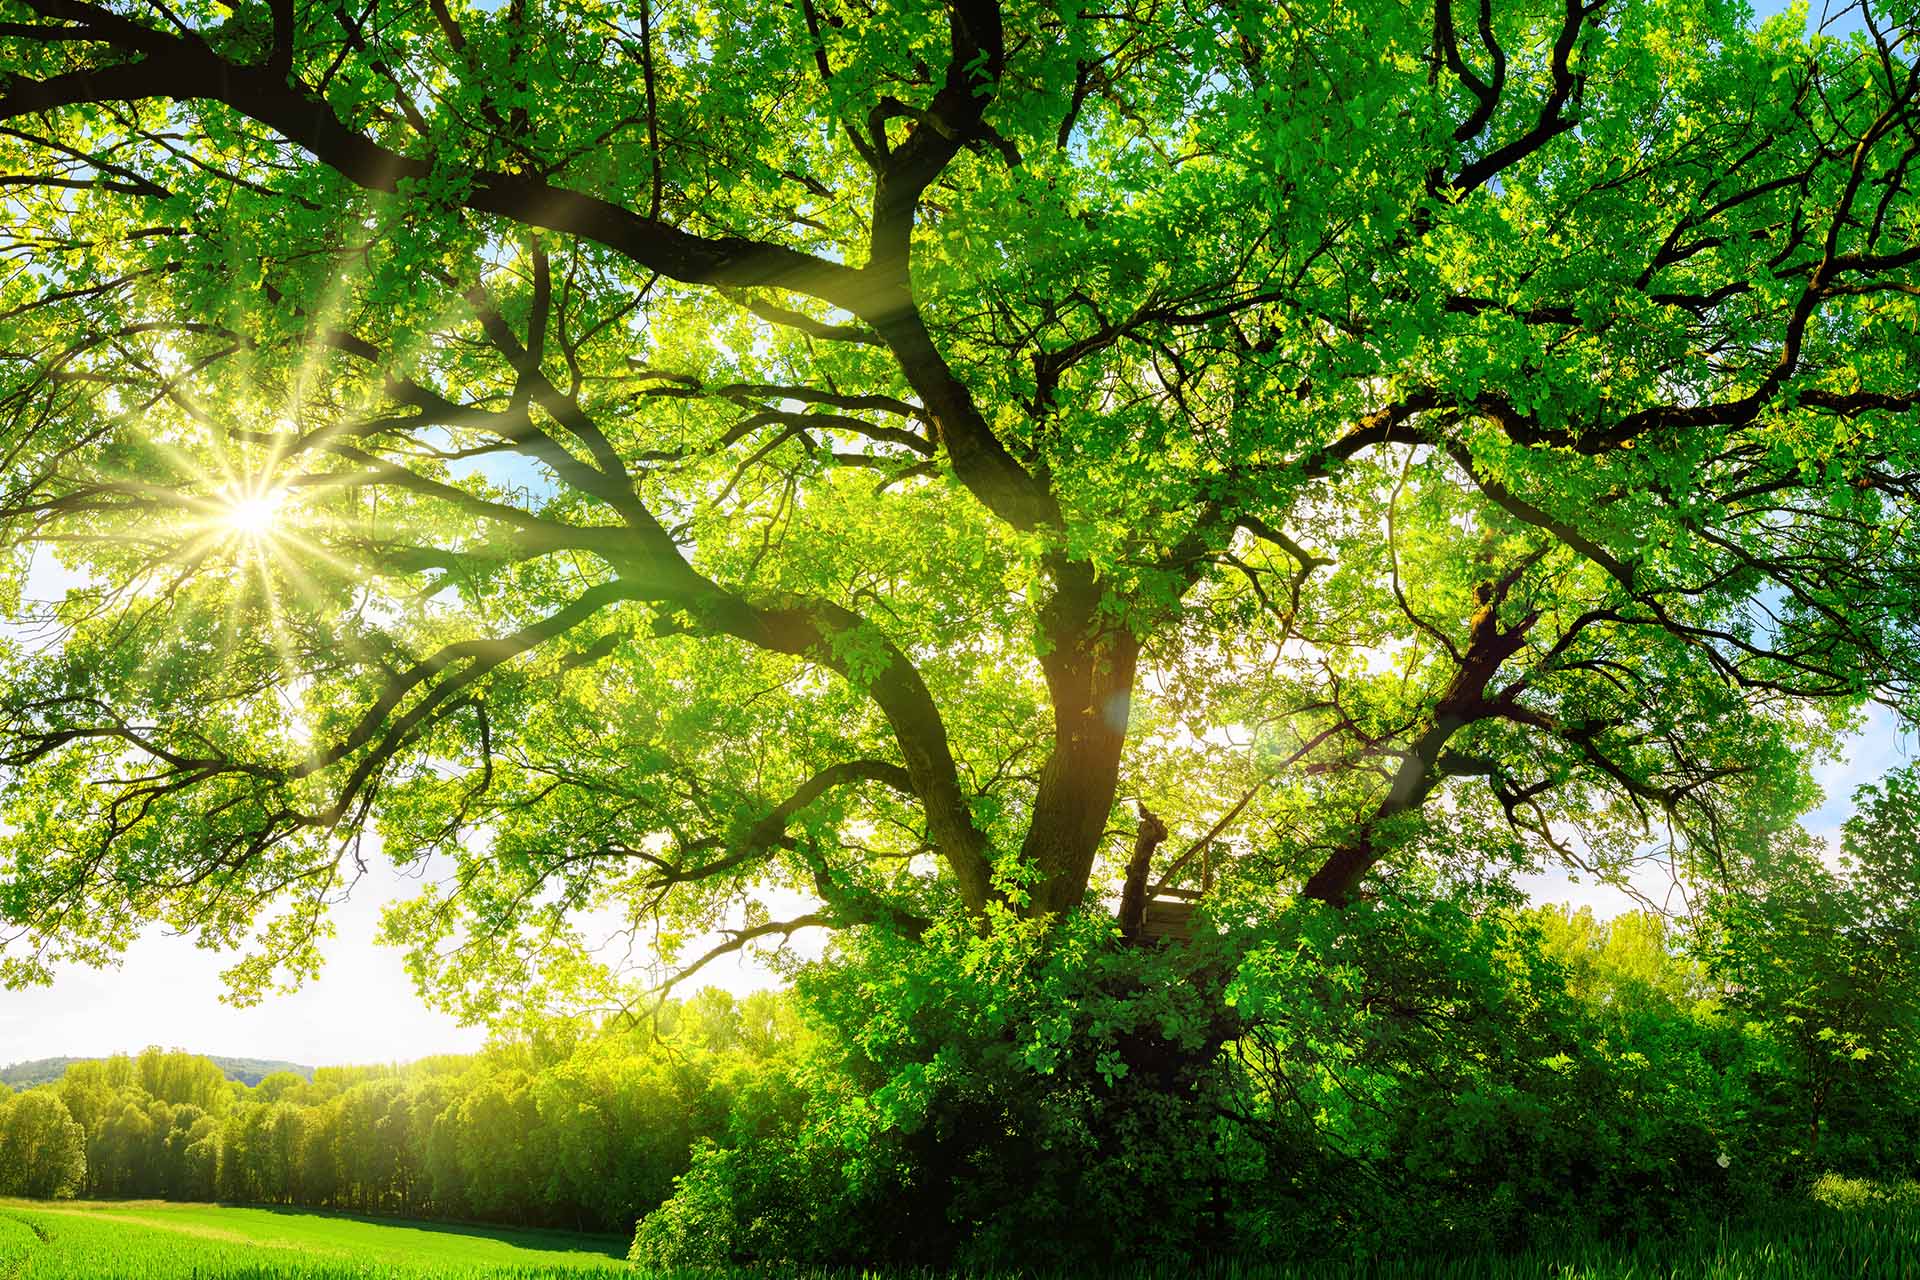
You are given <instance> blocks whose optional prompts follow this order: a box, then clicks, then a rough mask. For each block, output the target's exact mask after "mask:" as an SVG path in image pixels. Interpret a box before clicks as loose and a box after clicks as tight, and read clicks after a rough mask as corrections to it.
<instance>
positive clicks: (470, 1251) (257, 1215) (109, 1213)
mask: <svg viewBox="0 0 1920 1280" xmlns="http://www.w3.org/2000/svg"><path fill="white" fill-rule="evenodd" d="M625 1248H626V1242H625V1241H623V1240H617V1239H612V1238H609V1237H606V1236H576V1235H569V1234H565V1233H562V1232H552V1231H505V1230H493V1229H489V1228H483V1227H456V1226H448V1225H445V1224H440V1223H426V1222H390V1221H384V1220H381V1219H377V1218H355V1217H348V1216H345V1215H341V1214H320V1213H306V1212H298V1211H293V1210H286V1211H281V1210H277V1209H243V1208H229V1207H227V1206H224V1205H208V1204H166V1203H162V1202H159V1201H153V1200H135V1201H113V1202H107V1203H95V1202H90V1201H66V1202H62V1203H55V1204H48V1203H45V1202H39V1201H28V1200H0V1280H216V1278H219V1280H225V1278H226V1277H233V1280H363V1278H364V1280H373V1278H374V1277H382V1278H384V1277H395V1278H396V1280H413V1278H415V1277H420V1278H421V1280H426V1278H427V1277H432V1278H433V1280H440V1278H441V1277H446V1278H447V1280H483V1278H484V1280H579V1277H581V1276H582V1275H583V1274H590V1273H592V1272H596V1271H597V1272H600V1273H602V1274H606V1273H611V1272H618V1271H623V1270H625V1265H626V1264H625V1263H624V1262H623V1261H622V1259H621V1255H622V1254H623V1253H624V1252H625Z"/></svg>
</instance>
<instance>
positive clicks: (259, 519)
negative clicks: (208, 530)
mask: <svg viewBox="0 0 1920 1280" xmlns="http://www.w3.org/2000/svg"><path fill="white" fill-rule="evenodd" d="M286 502H287V491H286V490H285V489H260V490H256V491H254V492H251V493H241V494H235V495H232V496H230V497H229V498H228V499H227V503H226V507H225V509H224V510H223V511H222V512H221V513H220V517H219V523H220V525H221V527H222V528H224V529H226V531H227V532H228V533H231V534H233V535H234V536H235V537H239V538H245V539H247V540H248V541H259V540H261V539H264V538H269V537H272V536H273V533H274V530H275V528H276V527H277V526H278V524H279V523H280V512H281V509H282V508H283V507H284V506H286Z"/></svg>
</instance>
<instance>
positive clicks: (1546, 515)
mask: <svg viewBox="0 0 1920 1280" xmlns="http://www.w3.org/2000/svg"><path fill="white" fill-rule="evenodd" d="M1863 16H1864V18H1865V30H1864V31H1863V32H1862V33H1861V34H1858V35H1855V36H1852V37H1849V38H1848V39H1845V40H1837V39H1829V38H1826V37H1819V36H1815V37H1808V36H1805V35H1804V34H1803V31H1804V14H1803V13H1802V12H1801V11H1799V10H1795V11H1794V12H1792V13H1789V14H1787V15H1783V16H1782V17H1779V18H1776V19H1774V20H1771V21H1769V22H1767V23H1765V24H1764V25H1760V26H1758V27H1757V28H1755V27H1754V26H1753V25H1752V24H1751V19H1750V16H1749V14H1748V12H1747V11H1746V10H1745V9H1744V8H1742V7H1741V6H1739V5H1738V4H1733V3H1726V2H1724V0H1586V2H1582V0H1565V2H1564V3H1553V4H1548V3H1542V2H1536V0H1523V2H1518V3H1512V4H1507V3H1502V4H1500V5H1498V6H1482V7H1478V8H1475V7H1473V6H1467V5H1456V4H1455V3H1454V2H1453V0H1440V3H1438V4H1437V5H1426V6H1420V5H1406V4H1395V3H1391V2H1390V0H1365V2H1364V3H1360V4H1353V3H1338V4H1336V3H1331V2H1330V0H1306V3H1303V4H1293V5H1288V6H1283V7H1274V6H1267V5H1260V4H1239V3H1231V2H1221V3H1213V2H1206V0H1120V2H1119V3H1115V4H1111V5H1104V6H1096V7H1084V6H1080V5H1073V4H1068V5H1052V4H1044V3H1042V4H1035V3H1029V2H1027V0H1005V2H1004V3H1000V2H998V0H951V3H946V2H934V0H874V2H868V0H797V3H795V4H791V5H768V4H763V3H760V2H759V0H614V2H605V0H508V2H507V3H505V4H504V5H499V6H493V5H484V6H483V5H479V4H464V3H458V2H455V3H446V2H443V0H427V2H426V3H424V4H417V3H416V4H407V3H397V2H395V0H364V3H359V2H357V3H355V4H354V5H353V6H351V7H341V6H337V5H329V4H320V3H314V2H312V0H268V2H267V3H264V4H256V3H252V2H251V0H249V2H247V3H241V4H237V5H229V4H226V3H215V2H213V0H182V2H179V3H174V4H171V5H168V6H161V5H158V4H155V3H149V2H144V0H110V2H108V3H95V2H93V0H0V68H4V72H0V124H3V125H4V128H3V129H0V183H3V184H4V185H3V186H0V199H4V201H5V203H6V206H7V218H6V222H5V228H6V229H5V231H4V233H0V253H4V254H5V256H6V258H7V261H8V263H9V271H8V272H7V274H6V276H5V282H4V284H0V406H3V409H0V424H3V425H0V445H3V447H4V458H5V478H4V489H3V490H0V520H4V522H5V529H6V541H7V545H8V547H9V548H10V549H11V552H12V554H11V556H10V559H9V563H8V570H7V579H6V590H5V593H4V594H5V600H4V603H5V606H6V608H7V611H8V613H9V615H10V618H11V620H12V625H11V630H10V633H9V635H10V638H9V640H8V642H7V650H6V655H5V659H4V672H3V673H0V766H3V767H4V775H3V779H0V785H3V787H4V796H3V800H0V803H3V805H4V814H3V815H0V817H3V818H4V823H5V828H4V830H5V835H4V836H0V846H4V847H3V848H0V920H4V921H5V922H6V926H7V929H8V931H9V938H8V941H7V943H6V950H5V952H4V955H3V956H0V966H3V970H0V971H3V972H4V974H5V976H6V978H7V979H8V980H9V981H16V982H17V981H32V980H43V979H45V978H46V977H47V976H48V974H49V972H50V966H51V965H53V964H55V963H56V962H59V961H62V960H67V959H77V960H83V961H94V962H99V961H105V960H110V959H111V958H112V957H113V956H115V955H116V954H118V953H119V951H120V950H121V949H123V948H124V947H125V946H126V945H127V943H128V941H129V940H130V939H131V938H132V937H133V936H134V935H135V933H136V931H137V930H139V929H140V928H141V927H142V926H143V925H145V924H146V923H147V922H149V921H152V920H156V919H158V920H163V921H166V922H168V923H169V924H171V925H173V926H175V927H176V928H180V929H184V930H188V931H191V932H193V933H194V934H195V935H196V936H198V937H199V938H200V939H201V940H203V941H204V942H206V943H208V944H210V945H228V944H233V945H246V946H247V948H248V958H247V959H246V960H245V961H244V962H242V963H241V964H240V965H239V967H238V968H237V969H236V970H235V971H234V973H233V975H232V977H233V980H234V982H235V984H236V986H237V989H238V990H240V991H241V992H242V993H256V992H258V991H259V990H261V989H262V988H263V987H265V986H267V985H270V984H272V983H273V982H275V981H277V980H280V979H282V978H292V979H298V978H299V977H300V976H301V975H303V974H305V973H306V972H308V971H310V970H311V968H312V967H313V965H314V964H315V962H316V961H315V955H316V953H315V949H314V948H315V942H316V939H317V938H319V937H321V936H323V935H324V931H325V917H326V912H327V908H328V906H329V905H330V904H331V903H332V902H333V901H335V900H336V899H337V898H338V897H339V896H340V895H341V894H342V893H344V892H346V891H347V890H348V889H349V888H350V887H351V885H352V884H353V882H354V881H355V879H356V878H357V877H358V875H359V874H360V872H361V869H362V868H363V867H364V866H365V861H364V859H365V857H366V856H367V855H368V854H370V853H371V852H372V850H371V847H370V846H369V845H368V844H367V843H366V842H367V841H368V840H369V839H372V838H376V837H377V840H378V842H379V844H380V845H381V847H382V848H383V849H384V854H385V856H386V857H388V858H390V859H392V860H394V861H395V862H397V863H399V864H401V865H402V866H406V867H412V868H419V869H422V870H423V873H424V874H425V875H426V876H427V877H428V885H429V887H428V888H427V889H425V890H424V891H423V895H422V897H421V898H420V899H419V900H418V901H417V902H415V903H413V904H411V905H409V906H407V907H405V908H403V909H401V910H399V911H398V912H396V913H395V914H394V915H393V916H392V917H391V919H390V921H389V926H388V927H389V932H390V933H391V934H392V935H393V936H394V937H395V938H397V939H401V940H404V941H406V942H408V943H410V944H411V945H412V947H413V952H412V954H413V957H414V964H415V967H416V972H417V974H418V976H419V977H420V978H421V980H422V981H423V982H424V983H426V984H427V985H429V986H432V987H434V988H436V989H438V990H439V991H441V992H442V993H443V995H445V996H446V997H447V998H448V999H450V1000H453V1001H454V1002H455V1003H458V1004H460V1005H461V1007H463V1008H465V1009H466V1010H467V1011H468V1012H473V1013H485V1012H488V1011H489V1010H491V1009H492V1008H493V1007H494V1002H495V1001H497V999H498V997H499V993H501V992H502V991H505V990H517V989H523V988H528V987H536V988H538V989H549V990H561V989H567V990H575V989H578V988H581V987H583V986H584V987H587V988H592V987H594V986H595V985H596V984H597V983H599V982H601V981H603V978H604V975H603V974H602V973H601V969H600V967H599V965H598V962H597V961H595V960H593V959H591V958H590V957H588V956H587V955H586V953H585V952H583V950H582V948H581V947H580V946H579V945H577V930H578V929H579V928H580V924H579V921H580V920H581V919H582V918H583V913H589V912H596V911H597V912H601V913H605V912H612V913H614V914H615V916H616V917H617V919H618V921H619V922H620V923H621V924H622V925H623V926H624V927H625V928H627V929H629V930H631V931H635V932H637V931H640V930H643V929H644V930H647V931H648V936H650V937H656V936H657V937H658V938H659V939H660V940H661V941H662V942H663V943H664V944H665V945H666V946H667V947H668V949H669V951H671V950H672V948H673V947H674V946H675V945H676V944H677V943H678V941H679V940H681V939H684V938H686V937H690V936H693V935H695V934H698V933H700V932H702V931H705V930H708V929H710V928H713V927H715V926H724V927H725V928H727V929H728V930H730V932H729V933H728V934H727V935H726V941H725V942H723V946H739V945H746V944H748V943H750V942H754V941H756V940H774V939H780V938H784V937H787V936H790V935H791V934H792V933H793V932H795V931H796V930H798V929H801V928H807V927H812V926H825V927H830V928H847V927H855V926H867V927H878V928H884V929H887V930H890V931H893V932H896V933H899V934H901V935H903V936H905V937H908V938H911V937H916V936H918V935H919V934H920V932H921V931H923V930H924V929H926V928H927V927H928V925H929V922H930V921H934V920H936V919H938V918H940V917H943V916H946V915H950V914H952V913H955V912H966V913H972V914H974V915H975V916H981V917H990V916H996V915H997V916H999V917H1001V918H1008V917H1010V916H1014V915H1028V916H1034V917H1044V916H1050V915H1051V914H1052V913H1056V912H1061V911H1065V910H1070V909H1072V908H1074V907H1077V906H1080V905H1082V904H1083V903H1086V902H1087V901H1088V900H1089V898H1090V897H1091V898H1092V899H1094V900H1098V899H1099V897H1101V896H1102V895H1103V894H1105V893H1107V892H1108V891H1109V890H1110V889H1111V888H1112V887H1114V886H1116V885H1117V882H1118V880H1119V877H1120V869H1121V864H1122V863H1124V862H1126V861H1127V859H1128V858H1129V857H1130V856H1131V857H1132V858H1133V859H1134V861H1135V865H1136V866H1137V868H1138V869H1139V871H1140V873H1141V883H1143V884H1146V883H1147V882H1149V881H1151V880H1153V879H1154V878H1156V877H1166V876H1171V877H1173V878H1174V879H1175V880H1179V879H1189V880H1191V879H1194V878H1198V877H1200V876H1201V874H1202V868H1203V866H1205V867H1206V868H1207V870H1208V871H1209V872H1210V873H1211V874H1212V876H1213V877H1214V878H1215V879H1216V880H1217V885H1216V887H1215V890H1214V892H1215V894H1216V895H1217V896H1218V897H1219V898H1221V899H1222V900H1224V901H1226V902H1229V903H1233V902H1238V903H1241V904H1243V905H1245V906H1247V907H1249V908H1258V906H1259V904H1261V903H1263V902H1266V901H1268V900H1270V899H1272V898H1273V897H1274V896H1275V895H1276V894H1280V895H1284V894H1290V893H1293V892H1296V891H1297V892H1303V893H1305V894H1307V895H1309V896H1312V897H1317V898H1323V899H1326V900H1327V901H1329V902H1336V903H1338V902H1345V901H1347V900H1349V899H1351V898H1352V897H1353V896H1354V895H1355V894H1356V893H1361V892H1364V891H1366V886H1367V884H1368V883H1369V880H1370V878H1377V877H1381V876H1392V875H1397V874H1403V873H1404V872H1405V870H1406V869H1407V868H1409V867H1412V866H1415V865H1417V864H1426V865H1427V866H1429V867H1437V868H1440V869H1441V870H1442V871H1443V872H1444V873H1445V874H1447V875H1451V876H1456V877H1459V876H1464V877H1469V878H1470V877H1472V876H1476V875H1479V874H1481V873H1483V872H1485V871H1486V870H1488V869H1489V868H1492V869H1498V868H1500V867H1502V866H1506V865H1511V864H1513V863H1522V864H1526V863H1533V862H1537V861H1539V860H1542V859H1558V860H1562V861H1565V862H1567V863H1570V864H1574V865H1577V866H1582V867H1585V868H1587V869H1589V870H1593V871H1597V872H1599V873H1601V874H1607V875H1617V874H1620V873H1621V871H1622V869H1623V868H1624V867H1625V866H1626V865H1627V864H1628V863H1630V862H1631V860H1632V859H1634V858H1636V857H1638V856H1641V855H1642V853H1643V852H1644V851H1645V850H1646V849H1647V848H1648V847H1649V844H1650V842H1652V843H1655V844H1665V845H1666V846H1667V847H1668V848H1669V849H1670V850H1671V852H1672V854H1673V855H1674V856H1675V858H1676V860H1677V861H1678V862H1679V863H1680V864H1681V865H1683V866H1686V867H1691V868H1693V869H1694V870H1695V871H1698V872H1707V871H1712V872H1713V873H1715V874H1733V873H1738V872H1740V869H1741V868H1744V867H1747V866H1749V865H1750V855H1751V853H1752V851H1753V850H1754V849H1755V848H1757V847H1758V846H1759V845H1760V844H1761V843H1762V842H1763V841H1764V839H1765V837H1766V835H1767V833H1769V832H1771V831H1773V830H1776V829H1778V828H1779V827H1780V826H1782V825H1783V824H1785V823H1787V822H1789V821H1790V819H1791V818H1792V816H1793V815H1794V814H1796V813H1797V812H1799V811H1800V810H1802V809H1803V808H1804V807H1805V806H1806V805H1807V804H1808V803H1809V801H1810V799H1811V798H1812V796H1813V794H1814V791H1813V787H1812V784H1811V782H1810V778H1809V774H1808V771H1807V764H1808V761H1809V759H1810V758H1811V755H1812V754H1813V753H1816V752H1818V751H1819V750H1821V749H1822V748H1823V747H1824V746H1826V745H1828V744H1829V743H1830V742H1831V740H1832V735H1833V734H1834V733H1835V732H1836V730H1838V729H1840V728H1842V727H1844V726H1846V725H1848V724H1850V723H1852V721H1851V716H1852V715H1853V713H1854V711H1855V710H1856V709H1857V708H1858V707H1860V706H1861V705H1862V704H1863V703H1864V702H1865V701H1866V700H1868V699H1871V698H1878V699H1881V700H1883V701H1886V702H1888V703H1890V704H1892V705H1895V706H1897V707H1899V708H1901V709H1902V710H1903V711H1904V712H1906V713H1909V714H1910V713H1912V711H1913V710H1914V674H1915V671H1916V669H1917V668H1920V633H1917V632H1916V627H1915V618H1916V616H1920V611H1917V610H1916V598H1915V597H1916V586H1920V565H1916V559H1915V551H1916V539H1915V536H1914V531H1913V526H1912V520H1913V516H1914V508H1915V501H1916V496H1917V495H1920V487H1917V485H1920V431H1917V430H1916V426H1915V418H1914V407H1915V403H1916V395H1917V393H1916V390H1915V375H1914V370H1915V369H1916V367H1920V309H1917V308H1920V201H1916V197H1915V192H1914V185H1913V184H1914V176H1913V175H1914V165H1913V162H1914V160H1915V157H1916V153H1917V152H1920V127H1917V125H1916V115H1915V108H1916V93H1917V91H1920V62H1917V61H1916V59H1915V57H1914V43H1913V42H1914V38H1915V15H1914V6H1913V4H1912V3H1911V0H1888V2H1887V3H1882V4H1877V5H1875V7H1873V8H1872V9H1871V11H1870V12H1867V13H1864V15H1863ZM1128 801H1135V802H1138V803H1139V804H1140V805H1141V806H1142V808H1141V817H1140V819H1139V824H1138V829H1137V830H1135V831H1129V830H1128V827H1129V825H1130V824H1131V823H1132V819H1131V818H1130V817H1129V815H1128V813H1127V810H1126V808H1125V807H1124V805H1125V803H1126V802H1128ZM1223 823H1224V824H1225V825H1222V824H1223ZM1208 833H1212V834H1213V836H1216V837H1218V839H1215V840H1213V841H1212V843H1211V845H1210V847H1208V848H1206V850H1205V852H1204V856H1201V852H1202V851H1201V846H1203V845H1207V844H1208V840H1207V834H1208ZM1129 837H1131V840H1130V839H1129ZM1163 844H1164V850H1163V848H1162V846H1163ZM1182 850H1187V851H1190V852H1192V853H1193V854H1194V855H1195V856H1190V857H1187V858H1185V859H1184V860H1182V859H1180V858H1179V857H1178V856H1177V851H1182ZM1156 857H1157V858H1159V862H1158V863H1157V864H1156V863H1155V861H1154V859H1155V858H1156ZM1156 866H1157V867H1158V870H1157V871H1156V870H1155V867H1156ZM796 900H799V901H802V902H804V903H810V904H812V905H811V906H810V907H807V906H803V907H801V908H800V909H799V910H798V913H797V914H781V913H779V912H777V911H776V908H779V907H780V906H781V904H784V903H789V902H793V901H796ZM685 958H686V959H689V960H692V959H697V957H691V956H689V957H685Z"/></svg>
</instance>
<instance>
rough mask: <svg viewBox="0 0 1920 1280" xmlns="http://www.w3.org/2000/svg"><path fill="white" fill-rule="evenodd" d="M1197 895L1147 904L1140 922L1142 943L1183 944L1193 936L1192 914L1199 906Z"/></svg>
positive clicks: (1160, 899)
mask: <svg viewBox="0 0 1920 1280" xmlns="http://www.w3.org/2000/svg"><path fill="white" fill-rule="evenodd" d="M1199 896H1200V895H1199V894H1197V893H1196V894H1193V895H1192V896H1191V897H1187V896H1185V895H1182V896H1181V897H1178V898H1154V899H1152V900H1151V901H1149V902H1148V903H1147V910H1146V914H1145V915H1143V916H1142V917H1141V920H1140V933H1139V938H1140V941H1142V942H1185V941H1186V940H1187V939H1189V938H1191V937H1192V936H1193V913H1194V910H1195V908H1197V907H1198V906H1199V905H1200V904H1199V902H1198V901H1197V899H1198V898H1199Z"/></svg>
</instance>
